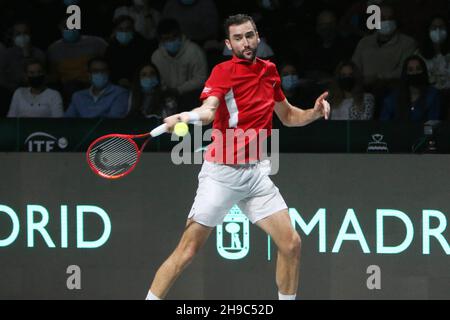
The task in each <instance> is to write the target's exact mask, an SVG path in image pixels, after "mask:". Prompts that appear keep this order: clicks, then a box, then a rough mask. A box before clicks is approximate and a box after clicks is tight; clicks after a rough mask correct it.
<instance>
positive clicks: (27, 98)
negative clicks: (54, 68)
mask: <svg viewBox="0 0 450 320" xmlns="http://www.w3.org/2000/svg"><path fill="white" fill-rule="evenodd" d="M25 72H26V80H27V84H28V86H26V87H22V88H18V89H17V90H16V92H15V93H14V96H13V98H12V101H11V106H10V109H9V112H8V118H61V117H62V116H63V114H64V112H63V105H62V98H61V95H60V94H59V92H57V91H55V90H52V89H49V88H47V85H46V73H45V68H44V65H43V64H42V62H40V61H38V60H34V61H29V62H28V63H27V66H26V68H25Z"/></svg>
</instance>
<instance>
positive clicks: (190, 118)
mask: <svg viewBox="0 0 450 320" xmlns="http://www.w3.org/2000/svg"><path fill="white" fill-rule="evenodd" d="M219 104H220V101H219V98H217V97H215V96H210V97H208V98H207V99H205V100H204V101H203V105H202V106H201V107H199V108H196V109H194V110H192V111H191V112H183V113H179V114H175V115H173V116H170V117H168V118H166V119H164V122H165V123H166V125H167V128H168V130H169V132H172V131H173V129H174V127H175V125H176V124H177V123H178V122H184V123H193V122H198V121H201V123H202V125H208V124H210V123H211V122H213V121H214V118H215V116H216V111H217V108H218V107H219Z"/></svg>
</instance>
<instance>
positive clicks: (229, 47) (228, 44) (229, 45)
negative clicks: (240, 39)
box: [225, 39, 233, 50]
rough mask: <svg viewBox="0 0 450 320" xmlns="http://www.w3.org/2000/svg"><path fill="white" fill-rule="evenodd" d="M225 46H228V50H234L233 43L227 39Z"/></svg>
mask: <svg viewBox="0 0 450 320" xmlns="http://www.w3.org/2000/svg"><path fill="white" fill-rule="evenodd" d="M225 45H226V46H227V48H228V49H229V50H233V48H231V42H230V40H229V39H225Z"/></svg>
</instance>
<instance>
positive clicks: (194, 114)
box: [184, 111, 200, 124]
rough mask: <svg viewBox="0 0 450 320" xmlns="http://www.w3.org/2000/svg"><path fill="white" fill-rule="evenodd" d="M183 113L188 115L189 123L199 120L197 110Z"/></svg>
mask: <svg viewBox="0 0 450 320" xmlns="http://www.w3.org/2000/svg"><path fill="white" fill-rule="evenodd" d="M184 113H185V114H187V115H188V117H189V123H190V124H195V123H197V122H199V121H200V115H199V114H198V113H197V112H193V111H191V112H184Z"/></svg>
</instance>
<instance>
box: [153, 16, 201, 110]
mask: <svg viewBox="0 0 450 320" xmlns="http://www.w3.org/2000/svg"><path fill="white" fill-rule="evenodd" d="M158 36H159V41H160V47H159V48H158V50H156V51H155V52H154V53H153V56H152V62H153V64H154V65H156V67H157V68H158V70H159V72H160V74H161V81H162V84H163V85H164V86H165V87H167V89H169V90H170V91H171V92H172V94H175V95H180V101H181V102H180V103H182V106H181V110H179V111H184V109H192V104H194V103H196V102H197V101H198V96H199V95H200V92H201V91H202V90H203V86H204V83H205V81H206V79H207V76H208V74H207V73H208V64H207V61H206V56H205V53H204V52H203V50H202V49H201V48H200V47H199V46H198V45H197V44H195V43H193V42H191V41H190V40H188V39H187V38H186V37H185V36H184V35H183V34H182V32H181V29H180V26H179V24H178V23H177V22H176V21H175V20H163V21H161V23H160V25H159V26H158Z"/></svg>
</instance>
